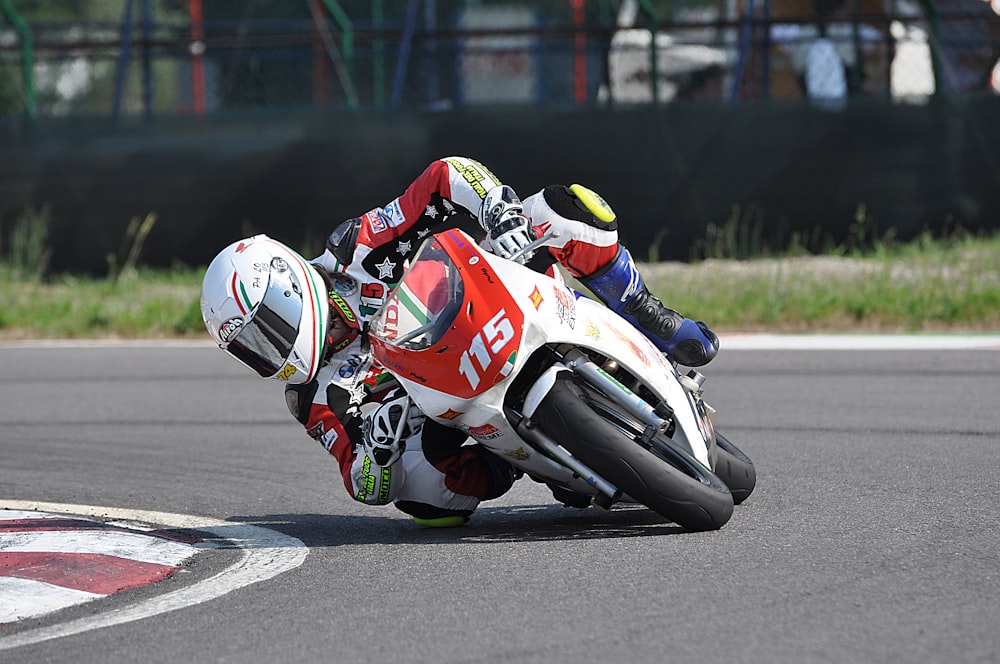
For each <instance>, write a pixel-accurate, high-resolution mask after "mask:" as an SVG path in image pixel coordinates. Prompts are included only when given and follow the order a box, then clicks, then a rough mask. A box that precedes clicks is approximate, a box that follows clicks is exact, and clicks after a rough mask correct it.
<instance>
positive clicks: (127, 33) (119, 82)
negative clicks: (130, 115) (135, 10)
mask: <svg viewBox="0 0 1000 664" xmlns="http://www.w3.org/2000/svg"><path fill="white" fill-rule="evenodd" d="M131 45H132V0H125V16H124V17H123V18H122V46H121V49H120V50H119V51H118V73H117V76H116V77H115V102H114V108H113V109H112V117H113V118H114V119H115V120H118V119H119V118H120V117H121V114H122V96H123V95H124V94H125V74H126V71H127V69H128V59H129V49H130V47H131Z"/></svg>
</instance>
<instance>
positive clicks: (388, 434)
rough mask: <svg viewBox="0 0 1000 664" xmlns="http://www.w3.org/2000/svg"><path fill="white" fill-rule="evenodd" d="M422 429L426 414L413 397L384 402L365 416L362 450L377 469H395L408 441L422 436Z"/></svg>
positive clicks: (362, 429)
mask: <svg viewBox="0 0 1000 664" xmlns="http://www.w3.org/2000/svg"><path fill="white" fill-rule="evenodd" d="M404 413H405V416H404ZM423 426H424V414H423V413H422V412H420V409H419V408H417V407H416V406H415V405H414V404H413V402H412V401H410V397H408V396H402V397H398V398H396V399H390V400H388V401H383V402H382V403H381V404H379V406H378V408H376V409H375V410H373V411H371V412H369V413H368V414H367V415H365V419H364V422H362V424H361V447H362V448H363V449H364V452H365V454H366V455H368V458H369V459H371V460H372V461H373V462H375V463H376V464H377V465H379V466H389V465H392V464H393V463H395V462H396V461H397V460H398V459H399V457H401V456H402V455H403V451H404V450H405V449H406V439H407V438H409V437H411V436H415V435H416V434H418V433H420V430H421V429H423Z"/></svg>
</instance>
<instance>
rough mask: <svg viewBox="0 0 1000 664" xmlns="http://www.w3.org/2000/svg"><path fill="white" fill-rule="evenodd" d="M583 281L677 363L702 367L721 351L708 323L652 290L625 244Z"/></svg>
mask: <svg viewBox="0 0 1000 664" xmlns="http://www.w3.org/2000/svg"><path fill="white" fill-rule="evenodd" d="M580 281H581V282H582V283H583V284H584V285H586V286H587V288H589V289H590V290H591V291H592V292H593V293H594V295H596V296H597V297H599V298H600V299H601V301H602V302H604V304H606V305H607V306H608V307H610V308H611V309H612V310H613V311H614V312H615V313H617V314H618V315H620V316H621V317H622V318H624V319H625V320H627V321H629V322H630V323H632V325H634V326H635V327H636V328H637V329H638V330H640V331H641V332H642V333H643V334H645V335H646V336H647V337H648V338H649V339H650V340H651V341H652V342H653V343H654V344H655V345H656V347H657V348H659V349H660V350H661V351H663V352H664V353H666V355H667V357H669V358H670V359H671V360H673V361H675V362H677V363H678V364H683V365H684V366H686V367H700V366H702V365H704V364H707V363H708V362H710V361H711V360H712V358H714V357H715V356H716V354H717V353H718V352H719V337H717V336H716V335H715V333H714V332H712V330H710V329H709V328H708V325H707V324H706V323H704V322H703V321H693V320H691V319H690V318H685V317H684V316H682V315H681V314H679V313H677V312H676V311H674V310H673V309H669V308H667V307H666V306H664V304H663V303H662V302H660V300H659V299H658V298H657V297H656V296H654V295H653V294H652V293H650V292H649V290H648V289H647V288H646V284H644V283H643V281H642V276H641V275H640V274H639V271H638V269H636V266H635V261H633V260H632V255H631V254H629V252H628V249H626V248H625V247H623V246H620V245H619V247H618V255H617V256H615V259H614V260H613V261H611V262H610V263H609V264H608V265H606V266H605V267H603V268H601V269H600V270H599V271H598V272H595V273H594V274H592V275H590V276H587V277H583V278H581V279H580Z"/></svg>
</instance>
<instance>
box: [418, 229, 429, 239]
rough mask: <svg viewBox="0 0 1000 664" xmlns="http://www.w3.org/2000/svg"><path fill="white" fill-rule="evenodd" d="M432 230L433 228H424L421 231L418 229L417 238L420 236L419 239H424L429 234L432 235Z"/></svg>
mask: <svg viewBox="0 0 1000 664" xmlns="http://www.w3.org/2000/svg"><path fill="white" fill-rule="evenodd" d="M430 232H431V229H429V228H422V229H420V230H419V231H417V238H419V239H421V240H422V239H424V238H425V237H427V236H428V235H430Z"/></svg>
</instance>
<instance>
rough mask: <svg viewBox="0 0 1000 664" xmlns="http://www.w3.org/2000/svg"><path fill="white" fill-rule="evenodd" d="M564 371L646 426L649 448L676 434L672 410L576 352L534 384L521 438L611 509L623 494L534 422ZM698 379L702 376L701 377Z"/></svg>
mask: <svg viewBox="0 0 1000 664" xmlns="http://www.w3.org/2000/svg"><path fill="white" fill-rule="evenodd" d="M563 371H570V372H572V373H573V374H574V375H576V376H579V377H580V378H582V379H583V380H584V382H586V383H588V384H590V385H592V386H593V387H595V388H596V389H598V390H599V391H600V392H601V393H602V394H604V395H606V396H607V397H608V398H610V399H611V400H612V401H614V402H615V403H616V404H618V405H619V406H620V407H621V408H622V410H624V411H625V412H627V413H629V414H630V415H632V416H633V417H635V418H636V419H637V420H638V421H639V422H640V423H641V424H642V425H643V426H644V429H643V431H642V434H641V435H640V436H639V439H640V441H642V442H643V443H645V444H647V445H654V446H656V447H657V448H660V447H662V446H663V445H664V444H663V443H660V442H659V441H656V436H657V435H658V434H661V433H663V434H666V435H667V436H669V435H671V434H672V433H673V427H674V421H673V409H671V408H670V406H669V405H667V403H666V402H662V401H661V402H660V403H658V404H656V405H655V406H654V405H651V404H650V403H648V402H647V401H646V400H645V399H643V398H642V397H640V396H639V395H638V394H635V393H634V392H632V390H630V389H628V388H627V387H625V386H624V385H622V384H621V383H620V382H619V381H617V380H616V379H615V378H614V377H613V376H611V375H610V374H609V373H608V372H607V371H605V370H604V369H602V368H601V367H599V366H597V364H595V363H594V362H592V361H591V360H590V359H589V358H588V357H587V356H586V355H585V354H583V353H582V352H580V351H579V350H576V349H572V350H570V351H568V352H567V353H566V354H565V355H563V357H562V361H561V362H560V363H558V364H555V365H553V366H552V367H550V368H549V369H548V370H547V371H546V372H545V373H544V374H542V376H541V377H539V379H538V380H537V381H535V384H534V385H532V387H531V389H530V390H528V394H527V396H526V397H525V400H524V416H523V417H522V418H521V419H520V421H519V422H518V424H517V432H518V434H520V435H521V436H522V437H523V438H525V439H526V440H528V441H530V442H531V443H533V444H535V445H536V446H537V447H538V448H539V449H540V450H541V451H542V452H544V453H545V454H547V455H548V456H549V457H551V458H553V459H555V460H556V461H558V462H559V463H561V464H562V465H564V466H566V467H567V468H569V469H570V470H572V471H573V473H574V474H575V475H576V476H578V477H580V478H581V479H583V480H584V481H585V482H587V484H589V485H590V486H592V487H594V488H595V489H596V490H597V492H598V495H596V496H595V497H594V498H593V503H594V505H596V506H597V507H600V508H603V509H608V508H610V506H611V504H612V503H613V502H614V501H616V500H618V499H619V498H620V497H621V495H622V492H621V491H620V490H619V489H618V488H617V487H616V486H614V485H613V484H612V483H611V482H609V481H607V480H606V479H604V478H603V477H601V475H600V474H598V473H597V472H595V471H594V470H593V469H591V468H589V467H588V466H586V465H585V464H584V463H582V462H581V461H580V460H579V459H577V458H576V457H574V456H573V455H572V454H571V453H570V452H569V451H568V450H566V449H565V448H564V447H563V446H562V445H560V444H559V443H558V442H556V441H555V440H554V439H552V438H551V437H550V436H549V435H548V434H546V433H545V432H544V431H541V430H540V429H539V428H538V427H536V426H535V424H534V422H533V421H532V419H531V417H532V416H533V415H534V413H535V411H536V410H537V408H538V406H539V404H541V402H542V400H543V399H544V398H545V395H546V394H548V392H549V390H550V389H552V386H553V385H554V384H555V381H556V376H557V375H558V374H559V373H561V372H563ZM698 375H699V376H700V374H698ZM703 381H704V378H703V377H702V378H701V380H700V381H698V382H697V383H695V386H696V387H697V388H698V394H699V395H700V387H701V382H703ZM690 382H691V383H694V382H695V381H694V379H691V380H690ZM682 384H684V386H685V388H688V389H690V387H689V385H688V384H685V383H683V382H682ZM670 452H671V455H673V454H675V452H674V450H672V449H671V450H670Z"/></svg>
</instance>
